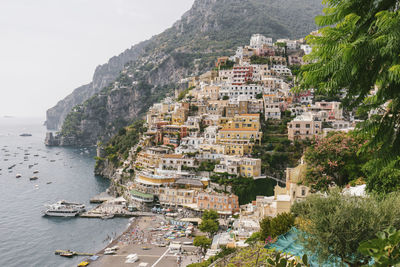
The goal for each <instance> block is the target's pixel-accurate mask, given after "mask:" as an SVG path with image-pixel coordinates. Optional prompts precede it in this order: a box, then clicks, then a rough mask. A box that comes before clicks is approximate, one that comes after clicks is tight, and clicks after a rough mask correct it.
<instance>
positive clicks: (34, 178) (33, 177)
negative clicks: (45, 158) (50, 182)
mask: <svg viewBox="0 0 400 267" xmlns="http://www.w3.org/2000/svg"><path fill="white" fill-rule="evenodd" d="M37 179H39V177H37V176H32V177H31V178H29V180H31V181H33V180H37Z"/></svg>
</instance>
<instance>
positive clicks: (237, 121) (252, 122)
mask: <svg viewBox="0 0 400 267" xmlns="http://www.w3.org/2000/svg"><path fill="white" fill-rule="evenodd" d="M224 128H230V129H251V130H256V131H259V130H260V114H240V115H235V116H234V117H233V118H232V119H231V120H229V121H228V123H227V124H226V126H225V127H224Z"/></svg>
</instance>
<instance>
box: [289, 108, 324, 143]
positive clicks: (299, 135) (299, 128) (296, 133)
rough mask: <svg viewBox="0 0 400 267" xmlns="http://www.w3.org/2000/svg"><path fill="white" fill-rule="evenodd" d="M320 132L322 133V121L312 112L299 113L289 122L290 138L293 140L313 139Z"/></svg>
mask: <svg viewBox="0 0 400 267" xmlns="http://www.w3.org/2000/svg"><path fill="white" fill-rule="evenodd" d="M320 134H322V122H321V120H320V119H319V118H318V117H317V116H315V115H313V114H311V113H305V114H303V115H299V116H297V117H296V118H294V119H293V120H292V121H291V122H289V123H288V139H289V140H291V141H294V140H299V139H300V140H305V139H312V138H313V137H314V136H317V135H320Z"/></svg>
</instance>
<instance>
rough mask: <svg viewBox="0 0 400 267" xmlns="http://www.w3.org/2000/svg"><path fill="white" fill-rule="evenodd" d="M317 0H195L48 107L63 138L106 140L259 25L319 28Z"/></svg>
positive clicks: (275, 29)
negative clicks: (176, 18)
mask: <svg viewBox="0 0 400 267" xmlns="http://www.w3.org/2000/svg"><path fill="white" fill-rule="evenodd" d="M321 10H322V5H321V3H320V0H281V1H265V0H196V1H195V2H194V4H193V7H192V8H191V9H190V10H189V11H188V12H186V13H185V14H184V15H183V16H182V18H181V20H179V21H178V22H176V23H175V24H174V25H173V26H172V27H171V28H170V29H167V30H166V31H165V32H163V33H161V34H159V35H156V36H154V37H153V38H151V39H150V40H148V41H146V42H143V43H140V44H138V45H136V46H133V47H132V48H131V49H128V50H126V51H125V52H124V53H122V54H121V55H119V56H118V57H114V58H112V59H110V61H109V62H108V63H107V64H104V65H102V66H100V67H98V68H97V69H96V71H95V74H94V77H93V81H92V83H90V84H88V85H84V86H82V87H80V88H78V89H76V90H75V91H74V92H73V93H72V94H71V95H69V96H68V97H66V98H65V99H64V100H62V101H60V102H59V103H58V104H57V105H56V106H55V107H53V108H51V109H50V110H48V112H47V126H48V128H50V129H54V128H57V129H60V128H61V134H60V137H61V145H74V146H76V145H94V144H95V143H96V141H97V140H103V141H106V140H107V139H109V138H110V137H111V136H112V135H113V134H115V132H116V131H117V130H118V129H119V128H120V127H123V126H126V125H127V124H128V123H130V122H131V121H132V120H134V119H135V118H137V116H140V115H141V114H144V112H146V110H147V108H148V107H149V106H151V105H152V104H153V103H154V102H155V101H158V100H160V99H162V98H163V97H164V96H165V95H166V94H167V93H168V92H171V91H172V89H173V88H176V86H177V85H178V82H179V81H180V80H181V79H182V78H185V77H187V76H190V75H197V74H199V73H202V72H203V71H205V70H207V69H210V68H211V67H212V65H213V63H214V62H215V59H216V57H218V56H221V55H228V54H232V52H233V51H234V49H236V47H237V46H239V45H243V44H246V43H248V41H249V39H250V37H251V35H252V34H254V33H261V34H264V35H265V36H270V37H273V38H285V37H289V38H299V37H303V36H305V35H306V34H308V33H309V32H310V31H312V30H314V29H315V26H314V17H315V15H317V14H319V13H321Z"/></svg>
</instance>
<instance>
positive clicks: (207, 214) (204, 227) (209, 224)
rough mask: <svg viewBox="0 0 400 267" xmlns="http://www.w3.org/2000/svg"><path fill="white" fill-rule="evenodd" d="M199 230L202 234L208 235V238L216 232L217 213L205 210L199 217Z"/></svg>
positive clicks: (217, 226)
mask: <svg viewBox="0 0 400 267" xmlns="http://www.w3.org/2000/svg"><path fill="white" fill-rule="evenodd" d="M199 229H200V231H202V232H205V233H208V234H209V236H210V237H211V236H213V235H214V234H215V233H216V232H218V229H219V222H218V213H217V212H216V211H215V210H205V211H204V213H203V216H202V217H201V224H200V225H199Z"/></svg>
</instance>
